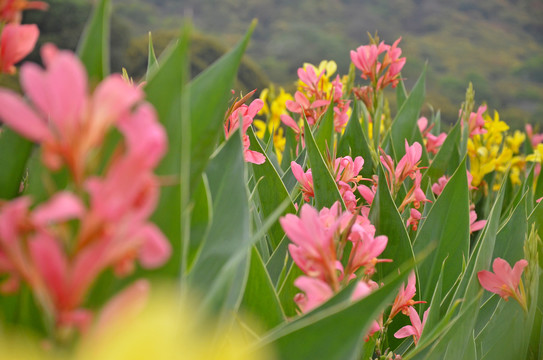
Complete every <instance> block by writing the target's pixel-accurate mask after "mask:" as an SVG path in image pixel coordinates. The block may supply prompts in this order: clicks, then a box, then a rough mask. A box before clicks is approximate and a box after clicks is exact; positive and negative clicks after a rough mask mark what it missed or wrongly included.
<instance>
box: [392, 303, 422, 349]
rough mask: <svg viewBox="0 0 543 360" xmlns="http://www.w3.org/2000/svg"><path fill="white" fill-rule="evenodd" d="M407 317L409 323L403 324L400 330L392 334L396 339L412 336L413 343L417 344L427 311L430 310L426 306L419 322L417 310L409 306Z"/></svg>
mask: <svg viewBox="0 0 543 360" xmlns="http://www.w3.org/2000/svg"><path fill="white" fill-rule="evenodd" d="M408 311H409V319H410V320H411V325H407V326H404V327H403V328H401V329H400V330H398V331H396V333H395V334H394V337H395V338H396V339H402V338H406V337H409V336H413V341H414V342H415V345H417V343H418V341H419V339H420V336H421V335H422V330H423V329H424V325H425V324H426V319H427V318H428V311H430V308H428V309H427V310H426V311H425V312H424V315H423V318H422V323H421V322H420V317H419V314H417V311H416V310H415V308H413V307H409V309H408Z"/></svg>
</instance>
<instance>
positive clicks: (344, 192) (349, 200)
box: [337, 181, 357, 213]
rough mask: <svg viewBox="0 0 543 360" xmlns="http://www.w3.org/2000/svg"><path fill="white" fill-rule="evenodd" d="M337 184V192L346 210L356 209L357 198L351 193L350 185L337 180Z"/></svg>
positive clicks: (352, 210) (353, 210)
mask: <svg viewBox="0 0 543 360" xmlns="http://www.w3.org/2000/svg"><path fill="white" fill-rule="evenodd" d="M337 186H338V189H339V194H340V195H341V198H342V199H343V202H344V203H345V206H346V208H347V210H348V211H350V212H352V213H354V212H355V211H356V202H357V199H356V196H355V195H354V193H353V189H351V187H350V186H349V185H348V184H347V183H345V182H343V181H339V182H338V183H337Z"/></svg>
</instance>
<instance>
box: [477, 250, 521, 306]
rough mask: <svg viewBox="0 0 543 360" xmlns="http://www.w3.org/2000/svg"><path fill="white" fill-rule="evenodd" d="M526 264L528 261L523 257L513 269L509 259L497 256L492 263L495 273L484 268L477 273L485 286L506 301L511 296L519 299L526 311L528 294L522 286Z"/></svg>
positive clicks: (480, 281)
mask: <svg viewBox="0 0 543 360" xmlns="http://www.w3.org/2000/svg"><path fill="white" fill-rule="evenodd" d="M526 266H528V261H526V260H524V259H521V260H519V261H517V262H516V263H515V266H514V267H513V269H511V266H510V265H509V264H508V263H507V261H505V260H503V259H502V258H496V259H494V262H493V263H492V270H494V273H491V272H490V271H487V270H482V271H479V272H478V273H477V277H478V278H479V283H480V284H481V286H482V287H483V288H485V289H486V290H488V291H490V292H493V293H495V294H498V295H499V296H501V297H502V298H503V299H504V300H505V301H507V300H508V298H509V297H512V298H513V299H515V300H517V301H518V302H519V304H520V305H521V306H522V308H523V309H524V310H525V311H526V310H527V304H526V294H525V293H524V287H523V286H522V280H521V279H520V277H521V275H522V272H523V271H524V268H525V267H526ZM519 286H520V289H519Z"/></svg>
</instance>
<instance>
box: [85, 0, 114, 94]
mask: <svg viewBox="0 0 543 360" xmlns="http://www.w3.org/2000/svg"><path fill="white" fill-rule="evenodd" d="M110 13H111V3H110V0H99V1H98V2H97V3H96V6H95V7H94V11H93V13H92V15H91V18H90V20H89V22H88V23H87V25H86V27H85V30H84V32H83V35H82V37H81V39H80V40H79V44H78V47H77V53H78V54H79V57H80V58H81V61H82V62H83V64H85V67H86V68H87V72H88V74H89V79H90V81H91V83H98V82H99V81H100V80H102V79H103V78H104V77H106V76H107V75H108V74H109V17H110Z"/></svg>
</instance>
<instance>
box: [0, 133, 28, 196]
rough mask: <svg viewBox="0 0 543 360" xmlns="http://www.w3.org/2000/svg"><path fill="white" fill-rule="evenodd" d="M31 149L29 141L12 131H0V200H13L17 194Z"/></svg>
mask: <svg viewBox="0 0 543 360" xmlns="http://www.w3.org/2000/svg"><path fill="white" fill-rule="evenodd" d="M32 147H33V143H32V142H31V141H29V140H27V139H25V138H23V137H22V136H20V135H19V134H17V133H16V132H14V131H13V130H11V129H9V128H7V127H5V126H4V127H2V128H1V129H0V168H1V169H2V171H0V199H5V200H8V199H13V198H14V197H16V196H17V194H18V193H19V188H20V186H21V181H22V179H23V177H24V173H25V170H26V162H27V160H28V158H29V157H30V153H31V152H32Z"/></svg>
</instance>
